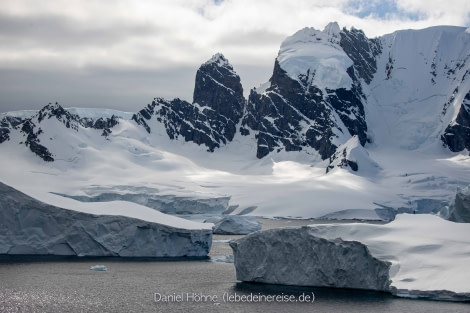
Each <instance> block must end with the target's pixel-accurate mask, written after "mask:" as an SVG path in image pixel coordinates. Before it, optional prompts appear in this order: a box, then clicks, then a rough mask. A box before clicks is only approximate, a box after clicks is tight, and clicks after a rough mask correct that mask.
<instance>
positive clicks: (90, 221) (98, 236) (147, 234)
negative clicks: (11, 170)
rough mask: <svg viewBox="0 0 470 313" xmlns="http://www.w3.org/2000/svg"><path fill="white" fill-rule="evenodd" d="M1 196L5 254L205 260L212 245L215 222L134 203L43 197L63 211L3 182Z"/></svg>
mask: <svg viewBox="0 0 470 313" xmlns="http://www.w3.org/2000/svg"><path fill="white" fill-rule="evenodd" d="M0 194H1V195H2V197H1V199H0V254H42V255H77V256H122V257H183V256H187V257H202V256H207V254H208V253H209V250H210V248H211V245H212V226H213V225H212V224H204V223H197V222H192V221H188V220H184V219H181V218H177V217H174V216H169V215H166V214H163V213H161V212H158V211H156V210H153V209H150V208H147V207H144V206H141V205H137V204H134V203H129V202H123V201H113V202H106V203H81V202H78V201H75V200H71V199H65V198H64V199H60V198H61V197H58V196H54V195H43V196H42V198H44V199H51V200H55V201H52V203H54V202H55V203H54V204H56V203H60V204H61V207H59V206H56V205H52V204H48V203H45V202H43V201H39V200H37V199H35V198H32V197H30V196H28V195H26V194H24V193H22V192H20V191H18V190H16V189H14V188H12V187H10V186H7V185H5V184H3V183H0ZM57 199H58V200H57Z"/></svg>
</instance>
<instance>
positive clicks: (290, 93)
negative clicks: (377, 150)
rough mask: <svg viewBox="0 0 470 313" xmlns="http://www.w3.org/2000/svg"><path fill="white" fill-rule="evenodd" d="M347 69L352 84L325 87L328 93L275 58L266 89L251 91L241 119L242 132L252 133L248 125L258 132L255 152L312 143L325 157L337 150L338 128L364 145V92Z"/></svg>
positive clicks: (266, 151)
mask: <svg viewBox="0 0 470 313" xmlns="http://www.w3.org/2000/svg"><path fill="white" fill-rule="evenodd" d="M349 74H350V76H351V77H352V78H353V81H354V84H353V87H352V88H351V90H346V89H344V88H340V89H337V90H328V89H327V90H326V92H327V94H324V91H322V90H320V89H318V88H316V87H315V86H312V85H310V84H308V82H307V81H306V80H305V81H303V80H302V79H300V80H299V81H298V80H294V79H292V78H291V77H289V76H288V75H287V73H286V72H285V71H284V70H283V69H282V68H281V67H280V66H279V63H278V62H277V61H276V63H275V65H274V71H273V76H272V77H271V80H270V82H271V86H270V87H269V88H267V89H266V91H265V92H263V93H262V94H259V93H257V92H256V90H252V91H251V93H250V96H249V98H248V104H247V114H246V115H245V117H244V119H243V122H242V128H241V133H242V135H244V134H249V133H250V129H251V130H254V131H255V132H256V133H257V135H256V136H257V144H258V147H257V157H258V158H262V157H264V156H266V155H267V154H268V153H270V152H272V151H274V150H277V151H280V150H282V149H284V150H285V151H300V150H302V149H303V147H306V146H308V147H312V148H314V149H315V150H317V151H318V152H319V154H320V156H321V157H322V159H327V158H329V157H330V156H331V155H332V154H333V153H334V152H335V151H336V148H337V146H336V145H335V144H334V143H333V141H334V138H335V137H337V133H338V132H340V133H346V134H348V133H349V135H350V136H353V135H358V137H359V140H360V142H361V144H362V145H364V144H365V143H366V141H367V124H366V121H365V114H364V106H363V103H362V101H363V100H364V98H363V95H362V91H361V88H360V83H359V82H358V81H357V78H356V76H355V73H354V71H353V70H352V69H350V70H349ZM337 117H339V119H338V118H337ZM335 132H336V133H335Z"/></svg>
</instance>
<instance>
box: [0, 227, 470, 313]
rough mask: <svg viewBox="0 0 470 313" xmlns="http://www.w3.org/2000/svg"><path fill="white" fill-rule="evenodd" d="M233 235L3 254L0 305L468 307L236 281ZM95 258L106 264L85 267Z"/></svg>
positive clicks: (469, 307)
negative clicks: (200, 245) (175, 254)
mask: <svg viewBox="0 0 470 313" xmlns="http://www.w3.org/2000/svg"><path fill="white" fill-rule="evenodd" d="M308 223H311V222H305V221H285V220H284V221H264V225H263V227H264V228H272V227H277V226H284V225H299V224H308ZM237 237H240V236H214V244H213V248H212V251H211V258H212V259H200V260H172V261H159V260H154V259H142V258H141V259H122V258H54V257H47V258H45V257H15V258H10V257H3V258H0V312H263V313H266V312H366V313H367V312H412V313H413V312H414V313H418V312H470V304H468V303H449V302H439V301H426V300H410V299H400V298H395V297H393V296H391V295H389V294H385V293H379V292H367V291H354V290H339V289H328V288H303V287H292V286H273V285H259V284H246V283H241V282H239V281H237V280H236V277H235V268H234V266H233V264H231V263H226V262H221V261H224V260H227V256H228V255H231V252H232V251H231V249H230V247H229V246H228V243H227V240H229V239H235V238H237ZM214 260H219V261H218V262H215V261H214ZM98 264H103V265H106V266H107V268H108V270H107V271H103V272H98V271H92V270H90V267H91V266H94V265H98ZM313 297H314V300H313ZM243 300H244V301H243Z"/></svg>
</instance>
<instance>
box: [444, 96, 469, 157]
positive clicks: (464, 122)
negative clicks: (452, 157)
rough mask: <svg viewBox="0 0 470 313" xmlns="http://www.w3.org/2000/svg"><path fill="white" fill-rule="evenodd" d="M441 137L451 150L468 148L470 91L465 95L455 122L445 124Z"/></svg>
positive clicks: (457, 150) (456, 150)
mask: <svg viewBox="0 0 470 313" xmlns="http://www.w3.org/2000/svg"><path fill="white" fill-rule="evenodd" d="M441 139H442V141H443V142H444V144H445V145H446V146H448V147H449V149H450V150H451V151H453V152H459V151H462V150H464V149H467V150H470V91H469V92H468V93H467V94H466V95H465V98H464V100H463V102H462V105H461V107H460V110H459V113H458V115H457V118H456V119H455V123H453V124H451V125H449V126H447V128H446V130H445V131H444V134H443V135H442V136H441Z"/></svg>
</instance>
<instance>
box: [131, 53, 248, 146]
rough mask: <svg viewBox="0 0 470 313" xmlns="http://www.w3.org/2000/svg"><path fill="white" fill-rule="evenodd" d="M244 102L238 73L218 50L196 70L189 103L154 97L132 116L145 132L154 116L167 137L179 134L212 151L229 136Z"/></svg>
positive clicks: (231, 137)
mask: <svg viewBox="0 0 470 313" xmlns="http://www.w3.org/2000/svg"><path fill="white" fill-rule="evenodd" d="M245 105H246V100H245V98H244V97H243V88H242V85H241V82H240V77H239V76H238V75H237V73H236V72H235V71H234V70H233V67H232V65H230V63H229V62H228V60H227V59H226V58H225V57H224V56H223V55H222V54H220V53H218V54H215V55H214V56H213V57H212V58H211V59H210V60H209V61H207V62H205V63H204V64H202V65H201V67H200V68H199V70H198V71H197V73H196V81H195V87H194V101H193V103H189V102H187V101H184V100H181V99H173V100H166V99H163V98H155V99H154V101H153V102H152V103H151V104H149V105H147V107H145V108H144V109H142V110H140V111H139V112H138V113H136V114H134V115H133V116H132V120H134V121H135V122H136V123H137V124H139V125H141V126H142V127H144V128H145V130H146V131H147V132H148V133H151V132H152V128H151V125H152V122H151V121H152V120H153V121H155V120H156V121H157V122H158V123H162V124H163V125H164V127H165V130H166V132H167V134H168V137H169V138H170V139H178V138H180V137H182V138H184V140H185V141H192V142H194V143H197V144H198V145H201V144H203V145H205V146H207V148H208V151H214V149H215V148H218V147H220V146H221V145H225V144H227V143H229V142H230V141H232V140H233V138H234V136H235V133H236V131H237V129H236V126H237V124H238V123H239V122H240V119H241V117H242V115H243V111H244V108H245Z"/></svg>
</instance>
